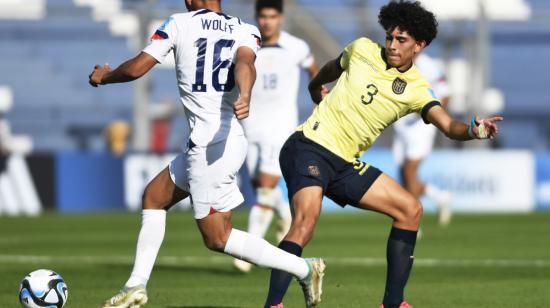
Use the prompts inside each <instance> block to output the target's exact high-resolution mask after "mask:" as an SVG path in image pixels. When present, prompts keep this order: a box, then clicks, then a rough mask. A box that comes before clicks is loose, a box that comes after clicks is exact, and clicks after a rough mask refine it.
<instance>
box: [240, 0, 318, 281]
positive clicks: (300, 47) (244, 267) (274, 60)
mask: <svg viewBox="0 0 550 308" xmlns="http://www.w3.org/2000/svg"><path fill="white" fill-rule="evenodd" d="M255 12H256V22H257V23H258V27H259V29H260V33H261V35H262V47H261V48H260V50H259V51H258V54H257V58H256V72H257V76H258V77H257V81H256V84H255V85H254V88H253V90H252V104H251V106H250V116H249V117H248V118H247V119H246V120H245V121H243V124H244V128H245V132H246V137H247V139H248V155H247V157H246V165H247V169H248V172H249V174H250V178H251V179H252V182H253V183H252V184H253V186H254V187H255V188H256V204H254V205H253V206H252V208H251V209H250V216H249V218H248V232H249V233H251V234H254V235H258V236H261V237H263V236H265V234H266V232H267V229H268V228H269V225H270V224H271V221H272V219H273V216H274V214H276V215H277V216H278V219H279V221H278V229H277V235H276V236H277V242H279V241H281V240H282V238H283V237H284V236H285V235H286V233H287V232H288V229H289V228H290V223H291V221H292V217H291V214H290V206H289V204H288V202H287V201H286V199H285V198H283V195H282V192H281V190H280V188H279V187H278V186H277V183H278V182H279V179H280V177H281V169H280V167H279V152H280V151H281V147H282V146H283V143H284V142H285V140H286V139H287V138H288V136H289V135H290V134H291V133H292V131H294V129H295V128H296V127H297V126H298V107H297V97H298V87H299V85H300V69H306V70H307V72H308V74H309V77H310V79H311V78H312V77H313V76H314V75H315V74H317V71H318V68H317V65H316V64H315V60H314V57H313V55H312V54H311V52H310V48H309V46H308V44H307V43H306V42H305V41H303V40H301V39H299V38H297V37H295V36H292V35H291V34H289V33H287V32H285V31H282V30H281V28H282V26H283V22H284V16H283V0H258V1H257V2H256V9H255ZM274 212H275V213H274ZM234 264H235V267H236V268H238V269H239V270H241V271H243V272H248V271H250V268H251V264H250V263H248V262H245V261H242V260H239V259H235V262H234Z"/></svg>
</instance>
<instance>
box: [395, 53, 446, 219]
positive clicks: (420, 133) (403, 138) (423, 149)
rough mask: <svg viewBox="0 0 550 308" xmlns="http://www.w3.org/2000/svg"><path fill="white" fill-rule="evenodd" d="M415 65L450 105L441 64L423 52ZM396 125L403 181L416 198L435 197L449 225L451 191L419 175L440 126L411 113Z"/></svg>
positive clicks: (443, 217) (440, 213) (437, 94)
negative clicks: (424, 180)
mask: <svg viewBox="0 0 550 308" xmlns="http://www.w3.org/2000/svg"><path fill="white" fill-rule="evenodd" d="M414 65H415V66H416V67H417V68H418V69H419V70H420V72H421V73H422V74H423V75H424V77H426V80H427V81H428V82H429V83H430V85H431V87H432V89H433V91H434V92H435V95H436V96H437V97H438V98H439V100H440V101H441V104H442V106H443V108H447V105H448V103H449V98H450V96H451V91H450V88H449V85H448V84H447V81H446V79H445V73H444V71H443V69H442V68H441V66H440V65H439V64H438V63H437V62H436V61H435V60H433V59H432V58H430V57H429V56H428V55H425V54H422V53H421V54H419V55H418V56H417V58H416V59H415V61H414ZM394 129H395V137H394V139H393V154H394V159H395V161H396V162H397V164H398V165H399V172H400V175H401V179H402V181H403V185H404V186H405V188H406V189H407V190H408V191H409V192H411V193H412V194H413V195H414V196H415V197H416V198H420V197H421V196H422V195H423V194H425V195H426V196H427V197H428V198H430V199H432V200H433V201H434V202H435V203H436V204H437V206H438V210H439V224H440V225H443V226H445V225H448V224H449V223H450V220H451V210H450V208H449V202H450V200H451V194H450V193H449V192H447V191H445V190H442V189H440V188H438V187H437V186H435V185H433V184H431V183H424V182H422V181H421V180H420V179H419V178H418V168H419V167H420V164H421V163H422V161H423V160H424V159H425V158H426V157H427V156H428V155H430V153H431V152H432V149H433V145H434V141H435V137H436V133H437V127H435V126H434V125H425V124H424V122H423V121H422V119H421V118H420V116H418V115H416V114H409V115H407V116H405V117H403V118H402V119H400V120H399V121H397V122H395V123H394Z"/></svg>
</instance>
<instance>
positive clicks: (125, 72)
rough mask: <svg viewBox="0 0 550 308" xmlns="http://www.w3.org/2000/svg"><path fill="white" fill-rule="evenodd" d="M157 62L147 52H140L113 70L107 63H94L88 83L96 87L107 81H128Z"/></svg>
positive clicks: (134, 78) (141, 74) (143, 73)
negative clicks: (101, 64)
mask: <svg viewBox="0 0 550 308" xmlns="http://www.w3.org/2000/svg"><path fill="white" fill-rule="evenodd" d="M155 64H157V60H156V59H155V58H153V56H151V55H149V54H148V53H145V52H141V53H140V54H139V55H137V56H136V57H134V58H132V59H130V60H128V61H126V62H124V63H122V64H121V65H120V66H119V67H117V68H116V69H115V70H114V71H111V68H110V67H109V65H108V64H105V65H103V66H100V65H96V66H95V67H94V71H93V72H92V73H91V74H90V76H89V78H90V85H92V86H93V87H97V86H98V85H104V84H108V83H120V82H128V81H133V80H136V79H138V78H139V77H141V76H143V75H145V74H146V73H147V72H148V71H149V70H151V69H152V68H153V66H155Z"/></svg>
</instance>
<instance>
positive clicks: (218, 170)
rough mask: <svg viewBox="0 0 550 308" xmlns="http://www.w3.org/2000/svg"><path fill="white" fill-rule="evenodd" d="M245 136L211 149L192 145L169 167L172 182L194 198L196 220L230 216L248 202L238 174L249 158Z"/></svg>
mask: <svg viewBox="0 0 550 308" xmlns="http://www.w3.org/2000/svg"><path fill="white" fill-rule="evenodd" d="M246 149H247V141H246V138H245V137H244V136H229V137H228V139H227V140H223V141H220V142H217V143H215V144H210V145H208V146H199V145H192V146H190V147H189V148H188V149H187V151H185V152H184V153H181V154H180V155H178V156H177V157H176V158H175V159H174V160H173V161H172V162H171V163H170V166H169V170H170V177H171V178H172V181H174V183H175V184H176V185H177V186H178V187H179V188H181V189H183V190H185V191H187V192H189V193H190V194H191V206H192V208H193V216H194V217H195V219H202V218H205V217H206V216H208V215H209V214H210V213H211V212H213V211H216V212H228V211H230V210H232V209H234V208H235V207H237V206H239V205H240V204H241V203H243V202H244V197H243V195H242V194H241V191H240V190H239V187H238V185H237V173H238V171H239V169H240V168H241V166H242V164H243V162H244V159H245V157H246Z"/></svg>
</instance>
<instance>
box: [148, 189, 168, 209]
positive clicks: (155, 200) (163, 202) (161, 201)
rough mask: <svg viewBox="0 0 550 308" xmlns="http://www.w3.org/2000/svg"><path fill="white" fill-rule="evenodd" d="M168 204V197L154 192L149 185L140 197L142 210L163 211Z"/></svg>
mask: <svg viewBox="0 0 550 308" xmlns="http://www.w3.org/2000/svg"><path fill="white" fill-rule="evenodd" d="M169 203H170V197H169V196H167V197H164V196H162V193H161V192H158V191H156V190H155V189H153V188H151V186H149V185H148V186H147V187H145V190H144V191H143V195H142V196H141V206H142V208H143V209H144V210H160V209H164V208H165V207H166V206H167V205H168V204H169Z"/></svg>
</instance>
